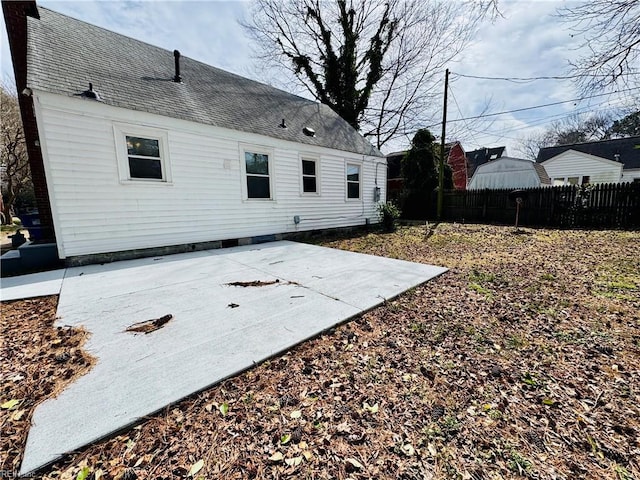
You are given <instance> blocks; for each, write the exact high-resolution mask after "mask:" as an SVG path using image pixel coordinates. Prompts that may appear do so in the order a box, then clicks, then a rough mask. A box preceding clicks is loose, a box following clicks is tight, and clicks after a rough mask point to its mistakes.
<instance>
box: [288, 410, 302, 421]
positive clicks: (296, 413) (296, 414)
mask: <svg viewBox="0 0 640 480" xmlns="http://www.w3.org/2000/svg"><path fill="white" fill-rule="evenodd" d="M289 416H290V417H291V418H293V419H296V418H300V417H301V416H302V412H301V411H300V410H294V411H293V412H291V415H289Z"/></svg>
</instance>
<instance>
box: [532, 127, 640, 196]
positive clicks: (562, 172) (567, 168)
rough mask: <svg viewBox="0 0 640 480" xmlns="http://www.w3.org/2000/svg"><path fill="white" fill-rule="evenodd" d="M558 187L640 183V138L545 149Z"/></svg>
mask: <svg viewBox="0 0 640 480" xmlns="http://www.w3.org/2000/svg"><path fill="white" fill-rule="evenodd" d="M536 161H537V162H538V163H540V164H541V165H544V168H545V169H546V171H547V173H548V174H549V177H551V180H552V182H553V184H554V185H582V184H584V183H619V182H633V181H640V137H628V138H618V139H613V140H603V141H599V142H588V143H578V144H573V145H560V146H556V147H547V148H541V149H540V152H539V153H538V158H537V160H536Z"/></svg>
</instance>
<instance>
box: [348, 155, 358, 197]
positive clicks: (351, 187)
mask: <svg viewBox="0 0 640 480" xmlns="http://www.w3.org/2000/svg"><path fill="white" fill-rule="evenodd" d="M357 198H360V165H357V164H355V163H347V199H357Z"/></svg>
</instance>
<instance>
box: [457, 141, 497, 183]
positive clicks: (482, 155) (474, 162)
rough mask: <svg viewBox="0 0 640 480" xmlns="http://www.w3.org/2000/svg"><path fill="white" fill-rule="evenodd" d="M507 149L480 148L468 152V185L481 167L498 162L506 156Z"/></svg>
mask: <svg viewBox="0 0 640 480" xmlns="http://www.w3.org/2000/svg"><path fill="white" fill-rule="evenodd" d="M506 148H507V147H492V148H480V149H478V150H472V151H470V152H467V154H466V157H467V185H468V184H469V182H470V181H471V177H473V174H474V173H475V171H476V168H478V167H479V166H480V165H483V164H485V163H487V162H490V161H491V160H497V159H498V158H500V157H502V156H503V155H504V152H505V150H506Z"/></svg>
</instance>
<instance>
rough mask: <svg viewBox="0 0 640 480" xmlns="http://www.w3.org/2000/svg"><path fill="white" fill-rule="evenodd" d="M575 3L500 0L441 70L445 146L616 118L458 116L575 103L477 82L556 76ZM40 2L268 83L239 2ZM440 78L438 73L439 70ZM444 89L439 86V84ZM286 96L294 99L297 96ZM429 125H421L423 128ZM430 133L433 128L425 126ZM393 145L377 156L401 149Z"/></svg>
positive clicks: (597, 105) (609, 99)
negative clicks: (565, 14)
mask: <svg viewBox="0 0 640 480" xmlns="http://www.w3.org/2000/svg"><path fill="white" fill-rule="evenodd" d="M447 1H451V0H447ZM575 1H576V0H564V1H551V0H501V1H500V3H499V5H500V10H501V14H502V16H501V17H498V18H497V19H496V20H495V21H494V22H493V23H491V22H487V23H485V24H484V25H483V26H482V28H481V29H480V31H479V32H478V34H477V35H476V37H475V39H474V41H473V43H472V44H471V45H469V46H468V47H467V48H466V49H465V50H464V52H463V53H462V55H461V56H460V57H459V59H458V60H457V61H456V62H454V63H452V64H451V65H449V66H448V67H449V69H450V70H451V72H452V74H451V76H450V89H449V101H448V119H449V120H451V123H449V124H448V127H447V128H448V131H449V132H450V135H448V136H447V141H451V140H459V141H461V142H462V145H463V147H464V148H465V150H467V151H470V150H474V149H476V148H482V147H495V146H503V145H504V146H506V147H507V153H508V155H509V156H514V157H519V156H522V154H521V153H520V152H519V149H518V146H519V145H520V142H521V139H522V138H524V137H527V136H530V135H534V134H536V133H540V132H542V131H544V129H545V127H546V126H548V125H549V124H550V123H551V122H553V121H555V120H562V119H563V118H565V117H566V116H569V115H571V114H574V113H583V114H585V112H596V111H597V112H614V111H615V109H616V107H618V106H620V105H621V103H622V102H623V100H621V97H624V96H616V95H611V96H602V97H597V98H593V99H585V100H581V101H577V102H568V103H563V104H560V105H555V106H550V107H545V108H536V109H532V110H526V111H522V112H515V113H510V114H504V115H498V116H491V117H488V118H486V119H481V120H468V121H461V120H460V119H464V118H468V117H472V116H476V115H479V114H483V113H494V112H502V111H508V110H509V111H510V110H515V109H521V108H527V107H532V106H538V105H544V104H548V103H556V102H562V101H565V100H571V99H577V98H581V95H580V93H579V92H578V90H577V87H576V86H575V84H573V83H572V81H571V80H539V81H531V82H513V81H502V80H484V79H477V78H467V77H463V76H460V75H467V76H476V77H539V76H564V75H567V73H568V67H569V61H570V60H572V59H575V58H577V56H578V55H579V54H580V52H581V50H579V49H578V47H579V44H580V43H579V42H580V40H579V39H578V38H576V37H573V36H572V35H571V34H572V33H573V32H572V31H571V30H570V29H569V27H568V26H567V25H566V24H564V23H562V22H561V21H560V19H559V18H558V17H557V15H555V14H556V9H557V8H558V7H559V6H561V5H563V4H566V2H575ZM38 5H42V6H44V7H47V8H50V9H52V10H55V11H57V12H60V13H64V14H66V15H69V16H72V17H75V18H78V19H81V20H84V21H87V22H89V23H92V24H94V25H98V26H101V27H104V28H107V29H109V30H112V31H115V32H118V33H122V34H124V35H127V36H130V37H133V38H136V39H138V40H142V41H145V42H147V43H150V44H153V45H157V46H159V47H162V48H166V49H168V50H174V49H178V50H180V52H181V53H182V54H183V55H186V56H188V57H191V58H194V59H197V60H200V61H202V62H204V63H207V64H209V65H213V66H216V67H219V68H222V69H225V70H228V71H231V72H234V73H237V74H240V75H243V76H246V77H249V78H253V79H255V80H258V81H263V82H266V83H269V76H268V74H265V73H264V72H260V71H259V69H258V68H257V67H256V64H257V62H256V60H255V58H254V54H255V48H254V46H253V45H252V43H251V41H250V39H249V38H248V37H247V35H246V33H245V32H244V30H243V29H242V27H241V25H240V23H239V21H240V20H242V19H243V18H247V16H248V15H250V5H251V4H250V2H249V1H248V0H247V1H240V0H236V1H214V0H202V1H178V0H173V1H168V0H162V1H159V0H147V1H125V2H121V1H105V0H102V1H96V0H84V1H79V0H73V1H72V0H69V1H60V0H58V1H48V0H40V1H38ZM0 23H2V25H1V27H2V28H1V34H2V37H0V41H1V42H2V50H1V55H2V56H1V64H2V78H3V80H4V81H5V82H6V81H7V79H11V80H10V82H11V83H12V82H13V80H12V79H13V69H12V66H11V58H10V54H9V49H8V45H7V37H6V29H5V26H4V21H3V20H2V19H0ZM442 76H443V80H444V72H442ZM443 88H444V86H443ZM294 93H298V94H299V93H300V91H299V90H296V91H294ZM425 126H427V125H425ZM431 128H432V131H433V133H434V134H436V136H439V135H440V128H441V127H440V126H435V125H434V126H432V127H431ZM408 141H409V139H401V140H399V141H396V142H394V143H393V144H390V145H388V146H385V148H383V152H385V153H389V152H391V151H396V150H401V149H404V148H406V147H407V145H408Z"/></svg>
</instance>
